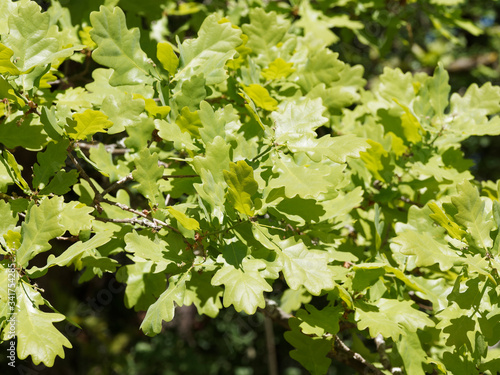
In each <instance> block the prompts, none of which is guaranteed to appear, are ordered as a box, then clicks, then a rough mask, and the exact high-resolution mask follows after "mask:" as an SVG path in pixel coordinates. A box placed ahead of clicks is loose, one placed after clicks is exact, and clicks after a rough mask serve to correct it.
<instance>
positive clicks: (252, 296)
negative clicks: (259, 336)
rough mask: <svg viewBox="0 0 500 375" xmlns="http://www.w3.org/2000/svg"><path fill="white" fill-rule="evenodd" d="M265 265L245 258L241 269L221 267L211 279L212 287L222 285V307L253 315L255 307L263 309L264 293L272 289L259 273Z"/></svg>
mask: <svg viewBox="0 0 500 375" xmlns="http://www.w3.org/2000/svg"><path fill="white" fill-rule="evenodd" d="M265 267H266V264H265V263H264V262H263V261H261V260H258V259H249V258H245V259H244V260H243V263H242V267H241V268H235V267H234V266H232V265H230V264H225V265H223V266H222V267H221V268H220V269H219V270H218V271H217V272H216V274H215V275H214V277H213V278H212V285H214V286H217V285H224V287H225V288H224V299H223V303H224V307H229V306H230V305H233V306H234V308H235V310H236V311H238V312H240V311H242V310H243V311H245V312H246V313H247V314H255V311H256V310H257V307H260V308H264V307H265V306H266V301H265V300H264V292H270V291H272V290H273V288H272V287H271V286H270V285H269V284H268V283H267V281H266V280H265V279H264V278H263V277H262V276H261V274H260V273H259V270H260V269H263V268H265Z"/></svg>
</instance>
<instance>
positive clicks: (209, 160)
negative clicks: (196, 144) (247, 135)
mask: <svg viewBox="0 0 500 375" xmlns="http://www.w3.org/2000/svg"><path fill="white" fill-rule="evenodd" d="M230 148H231V145H229V144H228V143H226V141H225V140H224V139H223V138H222V137H220V136H216V137H215V138H214V140H213V141H212V142H210V143H208V144H207V146H206V152H205V156H204V157H201V156H196V157H194V159H193V168H194V170H195V171H196V172H197V173H198V174H200V175H201V170H202V169H205V170H207V171H210V172H211V173H212V176H213V178H214V181H215V182H217V183H218V182H224V174H223V172H222V171H224V170H228V169H229V161H230V160H229V150H230ZM202 179H203V177H202Z"/></svg>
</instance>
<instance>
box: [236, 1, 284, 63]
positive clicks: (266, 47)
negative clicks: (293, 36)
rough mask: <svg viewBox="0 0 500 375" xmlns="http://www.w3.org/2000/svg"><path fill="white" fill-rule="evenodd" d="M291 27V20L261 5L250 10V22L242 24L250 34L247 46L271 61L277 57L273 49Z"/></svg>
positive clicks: (246, 32) (247, 33) (245, 31)
mask: <svg viewBox="0 0 500 375" xmlns="http://www.w3.org/2000/svg"><path fill="white" fill-rule="evenodd" d="M289 28H290V21H288V20H286V19H284V17H282V16H280V15H277V14H276V13H275V12H270V13H266V11H265V10H264V9H263V8H260V7H255V8H252V9H251V10H250V24H244V25H243V26H242V29H243V32H244V33H245V34H246V35H248V43H247V46H248V47H249V48H250V49H251V50H252V52H253V53H255V54H256V55H264V56H265V57H266V59H267V61H268V62H269V63H270V62H271V61H274V59H275V58H274V57H272V55H273V52H271V49H272V48H273V47H275V46H276V45H277V44H278V43H280V42H282V41H283V40H284V38H285V35H286V33H287V31H288V29H289Z"/></svg>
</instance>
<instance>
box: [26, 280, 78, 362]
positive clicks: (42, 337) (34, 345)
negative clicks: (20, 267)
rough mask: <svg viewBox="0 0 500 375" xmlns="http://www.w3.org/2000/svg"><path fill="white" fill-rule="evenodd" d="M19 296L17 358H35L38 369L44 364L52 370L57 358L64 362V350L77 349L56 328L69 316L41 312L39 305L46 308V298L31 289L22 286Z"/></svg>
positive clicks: (27, 286)
mask: <svg viewBox="0 0 500 375" xmlns="http://www.w3.org/2000/svg"><path fill="white" fill-rule="evenodd" d="M26 293H28V294H26ZM16 294H17V305H18V306H19V310H18V311H17V316H16V318H17V319H16V335H17V356H18V357H19V359H21V360H22V359H26V358H27V357H28V356H30V355H31V359H32V361H33V363H34V364H35V365H38V364H40V363H43V364H45V365H46V366H48V367H52V366H53V365H54V361H55V359H56V357H57V356H59V357H61V358H64V347H67V348H72V347H73V346H72V345H71V343H70V342H69V341H68V339H67V338H66V337H65V336H64V335H63V334H62V333H61V332H59V331H58V330H57V329H56V327H54V324H53V323H55V322H60V321H62V320H64V319H65V316H64V315H62V314H57V313H46V312H43V311H41V310H40V309H39V307H38V305H41V304H43V301H41V299H42V297H41V295H40V293H38V292H37V291H35V290H33V289H32V287H31V286H30V285H25V287H24V288H22V287H21V286H18V287H17V289H16ZM32 301H34V302H35V304H36V306H33V303H32Z"/></svg>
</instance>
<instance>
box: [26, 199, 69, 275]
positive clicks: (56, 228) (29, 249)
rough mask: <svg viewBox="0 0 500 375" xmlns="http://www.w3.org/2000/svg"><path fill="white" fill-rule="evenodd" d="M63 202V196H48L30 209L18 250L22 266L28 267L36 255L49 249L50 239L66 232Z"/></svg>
mask: <svg viewBox="0 0 500 375" xmlns="http://www.w3.org/2000/svg"><path fill="white" fill-rule="evenodd" d="M63 202H64V199H63V197H56V198H51V199H48V198H46V199H44V200H42V202H41V203H40V205H39V206H37V205H32V206H31V208H30V209H29V211H28V214H27V215H26V220H25V221H24V222H23V224H22V226H21V240H22V242H21V247H20V248H19V250H17V263H18V264H19V265H20V266H21V267H26V265H27V264H28V262H29V260H30V259H32V258H33V257H34V256H35V255H37V254H39V253H41V252H43V251H47V250H49V249H50V248H51V245H50V244H49V241H50V240H51V239H53V238H55V237H58V236H61V235H62V234H63V233H64V232H65V228H64V227H63V223H61V212H62V210H63Z"/></svg>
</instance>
